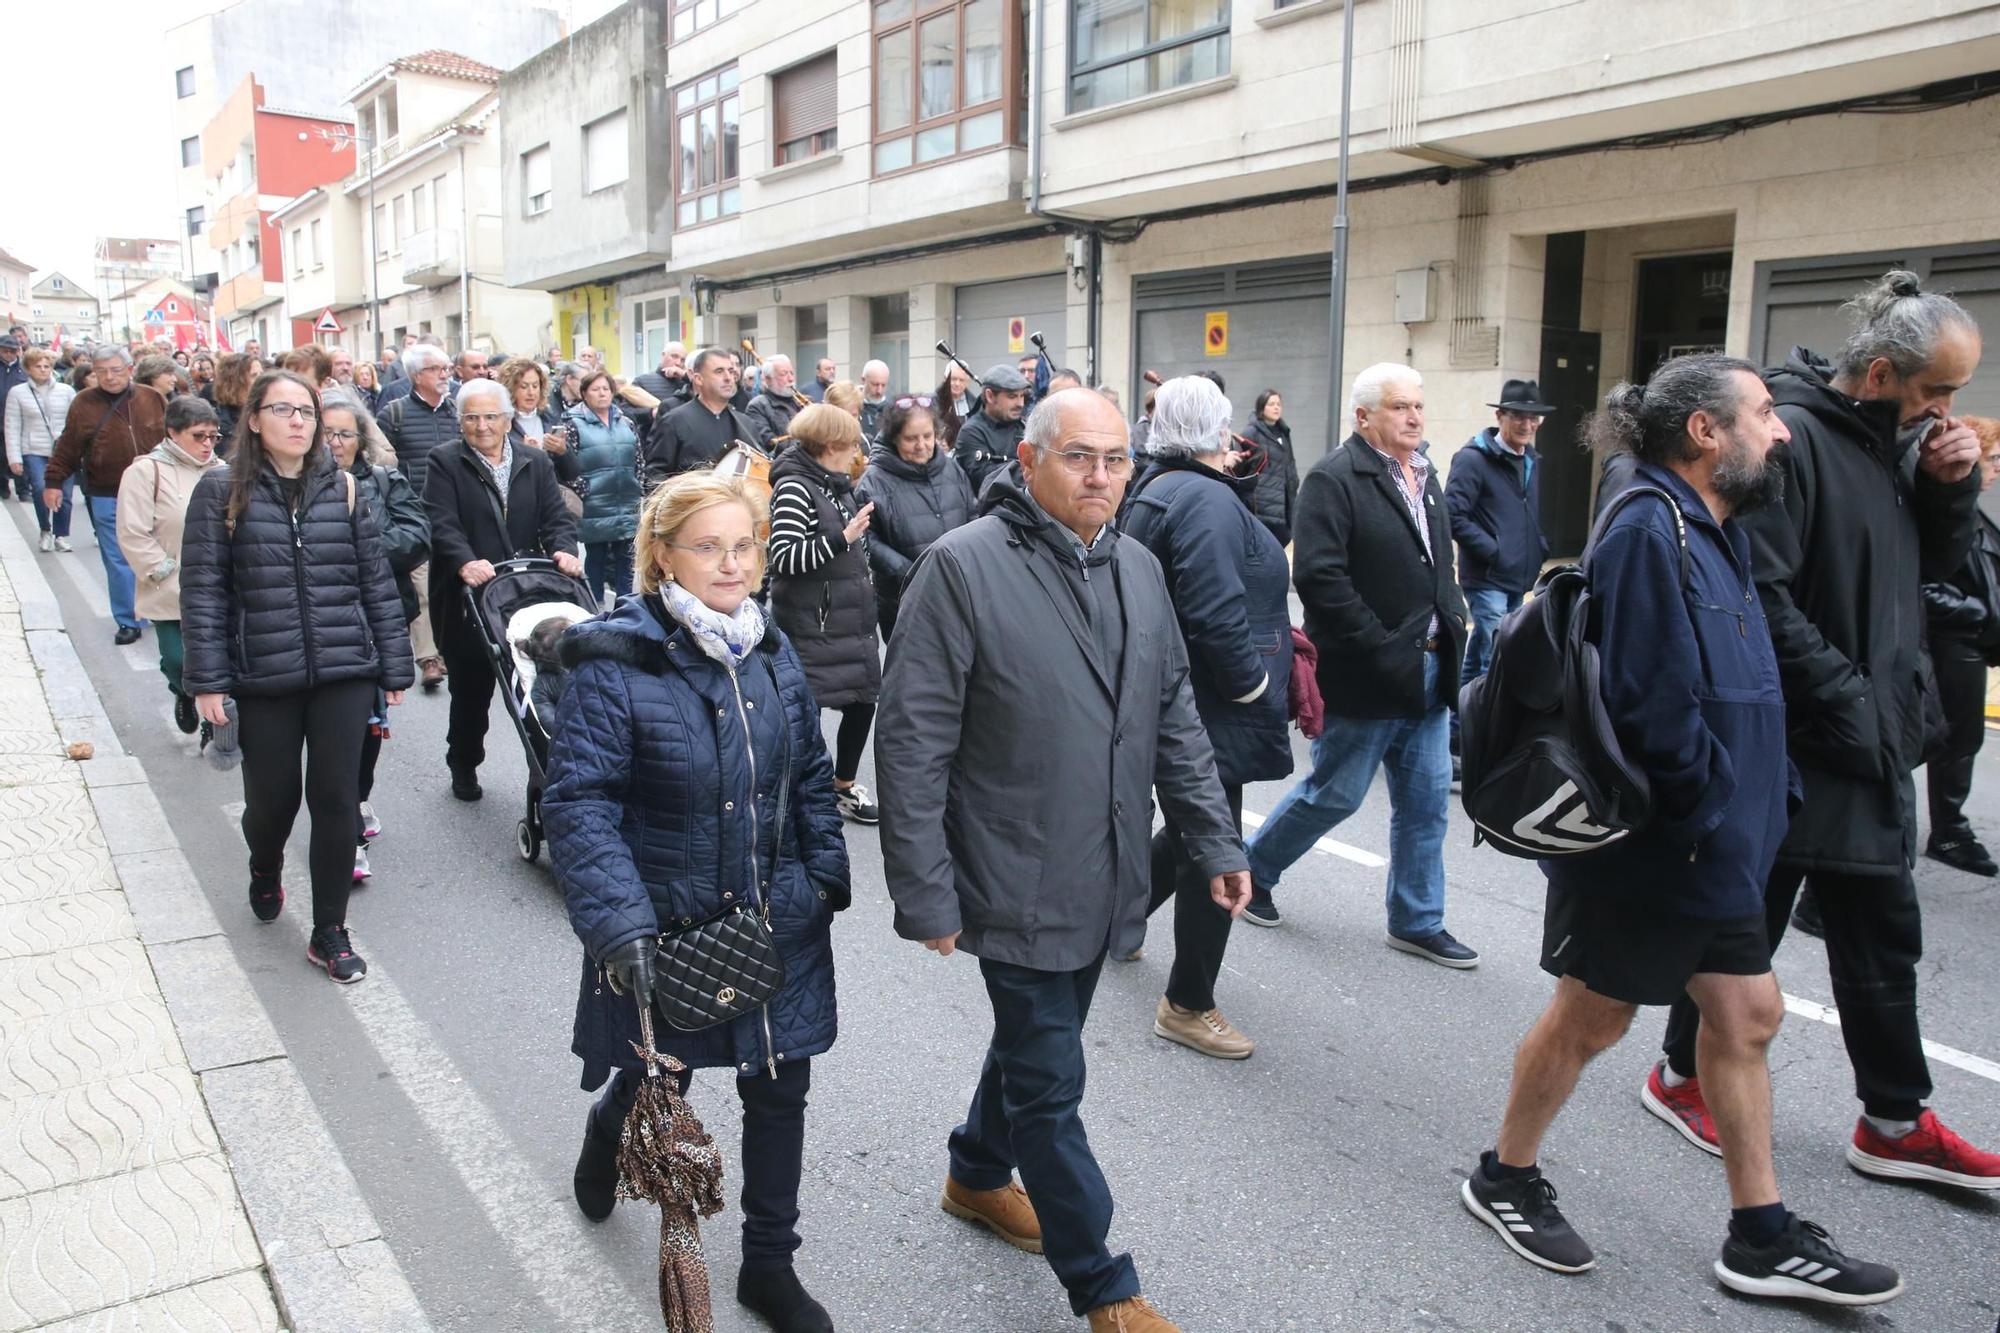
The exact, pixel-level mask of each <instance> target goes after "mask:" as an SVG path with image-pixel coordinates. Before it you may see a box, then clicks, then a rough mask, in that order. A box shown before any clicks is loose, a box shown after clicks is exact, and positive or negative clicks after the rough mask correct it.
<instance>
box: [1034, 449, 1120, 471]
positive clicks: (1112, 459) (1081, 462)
mask: <svg viewBox="0 0 2000 1333" xmlns="http://www.w3.org/2000/svg"><path fill="white" fill-rule="evenodd" d="M1042 452H1043V453H1045V454H1047V455H1049V456H1050V457H1051V458H1060V459H1062V463H1063V467H1064V468H1065V469H1066V470H1067V471H1068V472H1069V474H1070V475H1071V476H1072V477H1088V476H1090V475H1091V474H1092V473H1094V472H1096V471H1097V465H1098V464H1099V463H1102V464H1104V471H1105V473H1106V475H1108V476H1113V477H1124V476H1129V475H1131V472H1132V455H1130V454H1100V453H1098V452H1097V451H1096V450H1095V449H1044V450H1042Z"/></svg>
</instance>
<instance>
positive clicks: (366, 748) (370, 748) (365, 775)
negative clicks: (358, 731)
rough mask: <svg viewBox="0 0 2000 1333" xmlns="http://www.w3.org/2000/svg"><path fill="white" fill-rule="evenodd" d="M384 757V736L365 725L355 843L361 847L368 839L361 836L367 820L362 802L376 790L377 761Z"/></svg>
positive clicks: (357, 786) (356, 810) (356, 793)
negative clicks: (362, 811) (364, 817)
mask: <svg viewBox="0 0 2000 1333" xmlns="http://www.w3.org/2000/svg"><path fill="white" fill-rule="evenodd" d="M381 757H382V737H381V734H380V733H379V732H377V731H376V730H375V728H374V727H372V726H364V727H363V729H362V735H361V780H360V782H359V783H357V784H356V785H355V788H354V794H355V798H356V800H355V808H354V844H355V846H357V847H359V846H362V845H364V844H366V843H367V841H368V839H366V838H364V837H362V836H361V830H362V829H363V828H364V827H366V821H365V820H363V819H362V818H361V806H360V802H362V801H365V800H367V799H368V794H369V793H370V792H372V791H374V790H375V761H376V760H378V759H380V758H381Z"/></svg>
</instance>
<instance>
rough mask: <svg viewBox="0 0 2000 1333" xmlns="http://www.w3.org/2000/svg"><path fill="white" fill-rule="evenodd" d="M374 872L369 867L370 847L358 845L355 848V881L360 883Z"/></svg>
mask: <svg viewBox="0 0 2000 1333" xmlns="http://www.w3.org/2000/svg"><path fill="white" fill-rule="evenodd" d="M374 873H375V872H374V871H372V870H370V869H369V868H368V849H367V848H366V847H356V848H355V849H354V882H355V883H356V884H359V883H360V882H361V881H362V880H364V879H367V878H368V877H369V876H371V875H373V874H374Z"/></svg>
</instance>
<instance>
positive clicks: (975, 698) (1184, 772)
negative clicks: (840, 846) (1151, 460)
mask: <svg viewBox="0 0 2000 1333" xmlns="http://www.w3.org/2000/svg"><path fill="white" fill-rule="evenodd" d="M981 507H982V509H983V511H984V512H983V516H982V517H980V518H976V519H974V520H973V521H972V522H970V523H968V524H966V525H965V526H964V527H962V528H958V529H957V530H955V531H953V532H949V533H946V534H945V535H944V536H943V537H941V538H939V539H938V541H937V543H936V544H935V545H933V546H932V547H931V549H930V550H929V551H928V552H927V553H926V554H925V555H924V556H923V558H922V559H920V560H919V561H918V562H917V567H916V572H915V573H914V575H913V576H912V577H911V579H910V582H909V584H908V586H907V588H906V589H905V590H904V594H903V604H902V611H901V615H900V617H899V619H898V620H897V623H896V635H895V637H894V638H893V639H891V640H890V641H889V661H888V667H887V670H886V673H885V675H884V679H883V689H882V711H881V715H880V719H879V721H878V723H877V725H876V728H875V772H876V777H877V781H878V782H879V783H880V786H881V803H882V856H883V861H884V865H885V868H886V871H887V880H888V884H889V892H890V896H891V897H892V898H894V900H895V904H896V933H897V934H898V935H900V936H902V937H903V938H904V939H909V940H931V939H939V938H942V937H945V936H948V935H951V934H953V933H954V932H962V934H961V935H960V939H959V944H960V947H962V948H964V949H965V950H966V951H968V952H970V953H972V954H975V955H977V956H978V957H980V958H987V959H992V960H994V961H997V962H1004V963H1014V964H1018V965H1020V966H1023V967H1032V968H1038V969H1042V970H1046V971H1073V970H1076V969H1079V968H1083V967H1086V966H1088V965H1090V964H1091V963H1092V962H1094V961H1095V960H1096V959H1098V958H1099V957H1100V956H1101V955H1102V954H1103V953H1104V950H1105V946H1106V943H1107V941H1109V940H1110V939H1111V938H1112V936H1113V934H1114V932H1115V933H1118V934H1119V935H1120V936H1121V937H1123V936H1129V935H1130V934H1132V933H1135V932H1137V931H1138V930H1140V929H1141V928H1142V926H1143V922H1144V918H1145V914H1146V905H1147V901H1148V896H1149V894H1150V892H1151V852H1150V843H1151V839H1152V833H1153V819H1152V797H1153V795H1154V794H1155V792H1157V794H1158V797H1159V800H1160V803H1161V805H1163V806H1164V807H1165V808H1166V810H1167V812H1168V813H1169V814H1170V815H1171V816H1172V817H1173V819H1174V821H1175V823H1176V824H1177V825H1179V827H1180V829H1181V832H1182V836H1183V839H1184V841H1185V844H1186V847H1187V850H1188V853H1189V856H1190V857H1191V858H1192V859H1193V861H1194V862H1195V864H1196V865H1198V866H1200V867H1201V869H1202V871H1203V873H1205V874H1208V875H1219V874H1222V873H1225V872H1227V871H1232V870H1241V869H1244V868H1246V866H1247V864H1248V863H1247V861H1246V860H1245V859H1244V855H1243V847H1242V843H1241V841H1240V840H1239V839H1238V837H1237V835H1236V830H1235V827H1234V824H1233V823H1232V821H1231V818H1230V813H1229V807H1228V805H1227V804H1226V803H1225V802H1224V800H1223V795H1222V786H1221V783H1220V782H1219V781H1218V780H1217V778H1216V773H1215V758H1214V754H1213V752H1212V751H1211V750H1210V748H1209V741H1208V735H1207V733H1206V731H1205V730H1204V729H1203V727H1202V725H1201V719H1200V718H1199V717H1198V716H1197V715H1196V712H1195V706H1194V694H1193V691H1192V690H1191V689H1190V687H1189V685H1188V664H1187V654H1186V652H1185V650H1184V649H1183V648H1182V645H1181V636H1180V631H1179V629H1178V628H1177V627H1176V626H1175V623H1174V610H1173V604H1172V603H1171V602H1170V601H1169V600H1168V597H1167V588H1166V580H1165V578H1164V577H1163V576H1162V575H1161V572H1160V565H1159V562H1158V561H1157V560H1155V559H1154V558H1153V556H1152V555H1151V553H1149V552H1148V551H1147V550H1146V548H1145V547H1143V546H1141V545H1139V544H1138V543H1137V542H1134V541H1131V540H1128V539H1126V538H1124V537H1121V536H1120V535H1119V534H1118V533H1117V531H1116V530H1115V529H1112V528H1109V527H1107V528H1105V529H1104V530H1103V531H1102V532H1101V533H1100V534H1099V536H1098V538H1097V541H1096V543H1095V545H1094V546H1093V547H1092V548H1091V549H1090V550H1089V551H1088V552H1084V551H1083V548H1082V546H1081V544H1080V543H1079V542H1077V540H1076V539H1075V537H1074V536H1073V535H1072V534H1071V533H1070V532H1069V531H1068V530H1067V529H1065V528H1063V527H1061V526H1060V525H1059V524H1057V523H1056V522H1055V521H1054V520H1052V519H1050V518H1049V517H1048V516H1047V515H1046V514H1045V513H1043V512H1042V510H1041V507H1040V506H1039V505H1037V504H1036V503H1035V501H1034V498H1033V497H1032V496H1031V495H1030V494H1029V493H1028V492H1027V491H1026V490H1025V489H1023V488H1022V487H1021V486H1020V485H1018V484H1017V483H1016V482H1015V481H1014V480H1013V478H1011V477H1008V476H1005V475H1001V476H998V477H996V478H995V479H994V480H993V482H992V484H991V485H990V486H989V487H988V488H987V491H986V493H985V495H984V496H982V498H981ZM1110 608H1115V610H1113V609H1110ZM1107 634H1109V635H1110V642H1109V644H1108V645H1107V644H1106V642H1105V639H1104V636H1106V635H1107ZM1107 646H1108V647H1109V648H1110V650H1111V651H1110V652H1109V653H1107V651H1106V647H1107Z"/></svg>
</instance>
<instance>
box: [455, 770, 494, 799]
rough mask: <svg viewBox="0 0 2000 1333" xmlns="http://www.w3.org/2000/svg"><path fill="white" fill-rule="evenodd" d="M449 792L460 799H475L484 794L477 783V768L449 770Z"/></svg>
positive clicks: (483, 789) (484, 791)
mask: <svg viewBox="0 0 2000 1333" xmlns="http://www.w3.org/2000/svg"><path fill="white" fill-rule="evenodd" d="M451 794H452V795H453V796H456V797H457V798H458V799H459V800H461V801H476V800H478V799H479V798H480V797H482V796H484V795H485V794H486V789H485V788H484V787H482V786H480V785H479V770H478V769H476V768H463V769H461V768H454V769H453V770H452V771H451Z"/></svg>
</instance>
